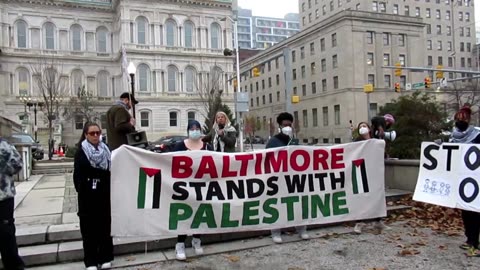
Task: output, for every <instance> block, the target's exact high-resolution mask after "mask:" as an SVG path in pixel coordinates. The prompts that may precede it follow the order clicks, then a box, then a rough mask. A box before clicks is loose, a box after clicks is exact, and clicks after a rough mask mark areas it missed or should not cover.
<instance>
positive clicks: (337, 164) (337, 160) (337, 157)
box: [332, 148, 345, 169]
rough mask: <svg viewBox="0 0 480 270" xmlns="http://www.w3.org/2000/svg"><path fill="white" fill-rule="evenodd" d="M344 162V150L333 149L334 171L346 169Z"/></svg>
mask: <svg viewBox="0 0 480 270" xmlns="http://www.w3.org/2000/svg"><path fill="white" fill-rule="evenodd" d="M341 161H343V148H335V149H332V169H344V168H345V163H342V162H341Z"/></svg>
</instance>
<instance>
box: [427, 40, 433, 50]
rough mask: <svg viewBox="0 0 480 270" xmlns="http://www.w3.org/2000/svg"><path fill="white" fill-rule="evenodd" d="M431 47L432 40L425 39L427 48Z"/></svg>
mask: <svg viewBox="0 0 480 270" xmlns="http://www.w3.org/2000/svg"><path fill="white" fill-rule="evenodd" d="M431 49H432V41H431V40H427V50H431Z"/></svg>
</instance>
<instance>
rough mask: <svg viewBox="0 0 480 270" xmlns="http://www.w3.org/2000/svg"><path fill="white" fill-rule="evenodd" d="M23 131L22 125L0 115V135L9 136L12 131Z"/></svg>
mask: <svg viewBox="0 0 480 270" xmlns="http://www.w3.org/2000/svg"><path fill="white" fill-rule="evenodd" d="M17 132H22V125H20V124H17V123H15V122H13V121H12V120H10V119H7V118H5V117H3V116H0V137H9V136H10V135H11V134H12V133H17Z"/></svg>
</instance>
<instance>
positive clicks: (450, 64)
mask: <svg viewBox="0 0 480 270" xmlns="http://www.w3.org/2000/svg"><path fill="white" fill-rule="evenodd" d="M448 66H449V67H452V66H453V58H452V57H448Z"/></svg>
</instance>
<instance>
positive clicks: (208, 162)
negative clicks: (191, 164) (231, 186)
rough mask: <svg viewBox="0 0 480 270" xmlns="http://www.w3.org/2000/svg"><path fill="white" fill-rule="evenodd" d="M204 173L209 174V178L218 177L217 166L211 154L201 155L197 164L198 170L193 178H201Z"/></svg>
mask: <svg viewBox="0 0 480 270" xmlns="http://www.w3.org/2000/svg"><path fill="white" fill-rule="evenodd" d="M205 174H209V175H210V178H218V173H217V167H216V166H215V161H214V160H213V157H212V156H203V157H202V160H201V161H200V165H198V171H197V173H196V174H195V178H197V179H202V178H203V176H204V175H205Z"/></svg>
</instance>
